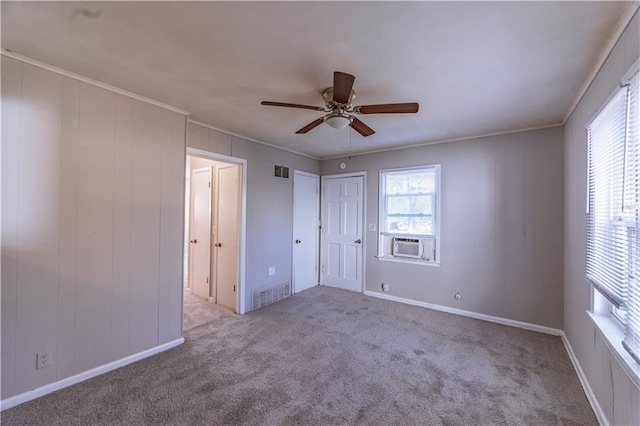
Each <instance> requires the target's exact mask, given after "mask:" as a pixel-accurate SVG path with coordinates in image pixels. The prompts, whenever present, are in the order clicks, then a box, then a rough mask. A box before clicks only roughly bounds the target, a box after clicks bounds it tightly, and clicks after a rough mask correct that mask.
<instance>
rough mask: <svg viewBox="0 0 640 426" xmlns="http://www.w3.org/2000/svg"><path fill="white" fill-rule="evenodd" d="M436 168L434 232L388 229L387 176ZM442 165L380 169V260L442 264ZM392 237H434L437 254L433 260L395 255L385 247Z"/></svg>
mask: <svg viewBox="0 0 640 426" xmlns="http://www.w3.org/2000/svg"><path fill="white" fill-rule="evenodd" d="M425 169H434V170H435V191H434V196H433V197H434V201H433V203H434V206H433V214H434V216H435V220H434V221H433V229H434V233H433V234H407V233H400V232H399V233H394V232H387V231H386V226H385V223H386V219H387V215H386V195H387V194H386V191H385V189H386V185H385V176H386V175H387V174H392V173H402V172H412V171H417V170H425ZM440 181H441V166H440V164H425V165H422V166H411V167H398V168H393V169H381V170H380V171H379V187H378V195H379V198H378V256H377V258H378V259H379V260H383V261H389V262H399V263H411V264H417V265H428V266H440V261H441V259H440V216H441V215H440V205H441V201H440V200H441V186H440ZM392 237H401V238H420V239H434V240H435V256H434V259H433V260H426V259H409V258H404V257H396V256H393V255H392V254H391V253H390V252H389V251H388V250H386V249H385V247H386V246H387V244H388V241H387V240H388V239H390V238H392Z"/></svg>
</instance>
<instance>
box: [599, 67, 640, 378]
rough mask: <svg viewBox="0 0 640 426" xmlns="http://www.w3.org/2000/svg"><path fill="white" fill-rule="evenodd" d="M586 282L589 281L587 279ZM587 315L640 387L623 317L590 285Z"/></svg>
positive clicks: (639, 374) (625, 80)
mask: <svg viewBox="0 0 640 426" xmlns="http://www.w3.org/2000/svg"><path fill="white" fill-rule="evenodd" d="M639 70H640V58H639V59H638V60H636V62H635V63H634V65H633V66H632V67H631V68H630V69H629V70H628V71H627V73H626V74H625V76H624V77H623V78H622V80H621V86H624V85H625V84H628V83H629V81H630V80H631V78H632V77H633V76H634V75H635V74H636V73H637V72H638V71H639ZM620 90H621V88H620V87H616V89H615V90H614V91H613V93H612V94H611V95H610V96H609V97H608V98H607V100H606V101H605V102H604V103H603V105H602V106H601V107H600V108H599V109H598V110H597V111H596V113H595V114H594V117H593V118H592V119H591V120H589V122H588V123H587V127H589V126H590V125H591V123H592V122H593V121H594V119H595V118H596V117H597V116H598V115H599V114H600V112H601V111H602V110H603V109H604V108H605V107H606V106H608V105H609V103H610V102H611V101H612V100H613V98H614V97H615V96H616V94H618V92H619V91H620ZM588 175H589V165H588V164H587V212H588V207H589V187H588V185H589V178H588ZM587 282H589V283H590V284H591V282H590V281H589V280H588V279H587ZM588 314H589V317H590V318H591V320H592V321H593V323H594V324H595V325H596V328H597V330H598V331H599V333H600V335H601V336H602V337H603V340H604V342H605V343H606V344H607V346H608V347H609V348H610V350H611V351H612V353H613V355H614V357H615V358H616V359H617V360H618V362H619V363H620V365H621V366H622V368H623V369H624V370H625V371H626V373H627V375H628V376H629V378H630V379H631V380H632V381H633V382H634V383H635V384H636V385H637V386H639V387H640V363H638V362H636V360H634V359H633V357H632V356H631V355H630V354H629V352H628V351H627V350H626V349H625V348H624V346H623V344H622V342H623V340H624V339H625V325H624V323H623V321H622V320H623V318H622V317H621V316H620V315H618V312H617V308H616V306H615V304H614V303H612V302H611V301H610V300H609V298H608V297H605V296H604V295H603V294H602V293H601V292H600V291H598V290H597V289H596V288H595V287H594V286H591V307H590V311H589V312H588Z"/></svg>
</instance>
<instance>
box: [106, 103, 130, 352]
mask: <svg viewBox="0 0 640 426" xmlns="http://www.w3.org/2000/svg"><path fill="white" fill-rule="evenodd" d="M115 118H116V121H115V124H116V130H115V150H114V154H115V155H114V168H113V188H114V194H113V293H112V302H111V359H114V360H116V359H120V358H122V357H124V356H126V355H128V354H130V351H129V317H130V311H129V310H130V306H129V298H130V287H131V204H132V200H131V176H132V167H133V164H132V158H131V152H132V147H133V100H132V99H131V98H128V97H126V96H122V95H117V96H116V117H115Z"/></svg>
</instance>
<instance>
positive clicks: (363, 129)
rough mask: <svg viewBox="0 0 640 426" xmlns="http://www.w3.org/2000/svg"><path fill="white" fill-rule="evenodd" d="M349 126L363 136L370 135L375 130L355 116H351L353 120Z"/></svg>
mask: <svg viewBox="0 0 640 426" xmlns="http://www.w3.org/2000/svg"><path fill="white" fill-rule="evenodd" d="M350 126H351V127H352V128H353V129H354V130H355V131H356V132H358V133H360V134H361V135H362V136H364V137H367V136H371V135H372V134H374V133H375V131H374V130H373V129H372V128H371V127H369V126H367V125H366V124H364V123H363V122H362V121H360V120H358V119H357V118H355V117H353V121H351V124H350Z"/></svg>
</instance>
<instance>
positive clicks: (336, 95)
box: [333, 71, 356, 104]
mask: <svg viewBox="0 0 640 426" xmlns="http://www.w3.org/2000/svg"><path fill="white" fill-rule="evenodd" d="M355 79H356V78H355V77H354V76H352V75H351V74H347V73H344V72H340V71H336V72H334V73H333V100H334V101H335V102H338V103H339V104H346V103H347V102H349V97H350V96H351V89H353V82H354V80H355Z"/></svg>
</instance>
